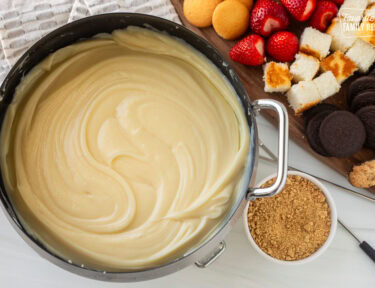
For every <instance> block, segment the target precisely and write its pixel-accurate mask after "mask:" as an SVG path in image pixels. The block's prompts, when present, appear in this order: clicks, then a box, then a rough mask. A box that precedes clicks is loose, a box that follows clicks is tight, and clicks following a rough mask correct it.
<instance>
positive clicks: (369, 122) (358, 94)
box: [347, 75, 375, 149]
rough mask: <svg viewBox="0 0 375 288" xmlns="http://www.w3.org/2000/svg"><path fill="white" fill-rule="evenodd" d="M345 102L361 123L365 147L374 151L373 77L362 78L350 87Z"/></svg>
mask: <svg viewBox="0 0 375 288" xmlns="http://www.w3.org/2000/svg"><path fill="white" fill-rule="evenodd" d="M347 102H348V106H349V109H350V111H352V112H353V113H355V114H356V115H357V117H358V118H359V119H360V120H361V121H362V122H363V124H364V126H365V129H366V131H367V139H366V143H365V146H366V147H368V148H371V149H375V76H373V75H369V76H363V77H360V78H358V79H356V80H355V81H353V83H352V84H351V85H350V87H349V92H348V97H347Z"/></svg>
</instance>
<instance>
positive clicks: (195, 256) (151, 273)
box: [0, 12, 258, 282]
mask: <svg viewBox="0 0 375 288" xmlns="http://www.w3.org/2000/svg"><path fill="white" fill-rule="evenodd" d="M109 17H111V18H116V17H117V18H120V19H118V21H119V22H120V23H121V24H122V28H123V29H124V28H126V27H128V26H139V27H143V28H147V29H155V30H157V31H161V32H166V31H163V30H161V29H158V28H155V27H154V25H155V23H157V24H159V25H160V26H162V25H165V26H169V27H170V28H171V29H173V31H174V32H176V33H177V32H179V34H182V35H181V37H179V36H176V35H171V36H172V37H176V38H179V39H181V40H183V41H185V42H186V43H187V44H189V45H190V46H192V47H193V48H194V49H196V50H198V51H199V52H200V53H202V55H204V56H206V57H207V58H208V60H209V61H211V62H212V63H213V65H215V67H217V68H218V69H219V70H220V71H221V72H222V73H223V74H224V76H225V78H226V79H227V81H228V82H229V83H230V85H231V86H232V87H233V89H234V90H235V92H236V95H237V97H238V98H239V102H240V104H241V106H242V107H243V109H244V113H245V116H246V118H247V121H248V126H249V137H250V144H249V154H248V159H247V163H246V167H245V170H244V172H243V176H242V178H241V181H242V182H243V183H242V187H241V188H239V190H240V191H239V192H238V196H237V199H235V200H234V201H233V204H232V206H231V208H230V211H228V213H227V215H226V216H225V218H224V219H223V220H222V222H220V224H219V225H218V226H217V227H216V228H215V230H213V231H212V232H211V233H210V234H211V235H210V236H209V237H206V239H205V240H204V241H203V242H202V243H200V244H197V245H195V246H194V247H193V248H192V249H190V250H188V251H187V252H186V253H185V254H183V255H182V256H181V257H179V258H176V259H174V260H173V261H171V262H169V263H166V264H162V265H159V266H155V267H150V268H146V269H142V270H134V271H119V272H117V271H113V272H108V271H100V270H95V269H91V268H88V267H85V266H84V267H82V266H80V265H78V264H76V263H72V262H71V261H69V260H67V259H64V258H63V257H61V256H59V255H57V254H55V253H54V252H52V251H51V249H49V248H47V247H46V246H45V245H44V244H43V243H41V242H40V241H39V240H38V239H37V238H35V237H34V236H33V235H32V234H31V233H29V232H28V231H27V229H25V227H24V226H23V225H22V222H21V221H20V220H19V217H18V216H17V213H16V212H15V209H14V208H13V205H12V203H11V200H10V197H9V196H8V193H7V192H6V189H5V187H4V184H3V181H1V183H0V200H1V203H2V205H1V206H2V208H3V210H4V213H5V214H6V216H7V218H8V220H9V221H10V223H11V224H12V226H13V227H14V228H15V229H16V231H17V232H18V234H19V235H20V236H21V237H22V238H23V239H24V240H25V242H26V243H27V244H28V245H29V246H31V247H32V248H33V249H34V250H35V251H36V252H37V253H38V254H39V255H41V256H42V257H43V258H46V259H47V260H49V261H50V262H52V263H54V264H55V265H57V266H59V267H61V268H63V269H65V270H68V271H70V272H73V273H75V274H78V275H81V276H85V277H88V278H92V279H97V280H103V281H113V282H133V281H141V280H147V279H153V278H157V277H161V276H164V275H167V274H170V273H173V272H176V271H178V270H180V269H182V268H184V267H186V266H188V265H190V264H192V263H194V262H195V261H197V260H199V259H200V258H202V257H204V256H206V255H207V254H208V253H209V252H210V251H211V250H212V249H213V248H214V247H215V246H216V245H218V244H219V242H220V241H221V240H222V239H223V238H224V236H225V235H226V234H227V233H228V232H229V230H230V228H231V225H230V224H231V223H230V222H231V221H233V220H237V219H235V218H236V216H237V218H239V216H238V215H239V214H241V213H242V209H240V208H241V207H242V206H243V205H244V204H245V203H246V201H245V197H246V193H247V188H248V186H249V184H250V182H251V180H253V178H254V177H253V176H254V174H255V173H254V172H255V171H254V168H255V166H256V162H257V156H258V151H257V149H258V147H257V128H256V121H255V117H254V113H253V112H252V109H251V105H250V100H249V98H248V97H247V94H246V92H245V90H244V88H243V86H242V84H241V82H240V80H239V78H238V76H237V74H236V73H235V71H234V69H233V68H232V66H231V65H230V63H228V62H227V61H226V60H225V58H224V57H223V55H222V54H221V53H220V52H219V51H218V50H217V49H216V48H215V47H214V46H213V45H212V44H210V43H209V42H208V41H207V40H205V39H204V38H202V37H201V36H199V35H197V34H195V33H194V32H192V31H190V30H189V29H187V28H186V27H184V26H182V25H180V24H177V23H175V22H172V21H170V20H166V19H163V18H160V17H157V16H151V15H146V14H140V13H127V12H120V13H106V14H100V15H94V16H89V17H86V18H82V19H79V20H77V21H74V22H71V23H68V24H65V25H63V26H61V27H59V28H57V29H55V30H53V31H52V32H50V33H48V34H47V35H45V36H44V37H42V38H41V39H40V40H38V41H37V42H36V43H34V44H33V45H32V46H31V47H30V48H29V49H28V50H27V51H26V52H25V53H24V54H23V55H22V56H21V57H20V58H19V59H18V61H17V62H16V63H15V64H14V66H13V67H12V69H11V70H10V71H9V73H8V74H7V76H6V78H5V80H4V81H3V83H2V85H1V87H0V99H1V100H0V105H1V106H2V109H5V110H3V111H2V113H3V114H5V112H6V109H7V107H8V106H9V103H10V102H11V101H8V103H4V101H5V100H7V99H6V98H4V97H6V94H7V91H8V90H9V89H10V90H11V91H12V94H13V91H14V89H15V88H16V87H17V85H18V84H19V83H20V81H21V80H19V81H18V83H16V84H14V83H13V82H14V79H15V78H18V77H17V76H19V74H20V73H22V74H23V75H24V74H26V73H28V72H29V71H30V70H31V69H32V67H31V68H30V69H29V70H28V71H23V66H24V64H25V63H27V62H28V61H30V58H31V57H32V56H34V55H38V54H39V53H38V51H39V48H40V47H41V46H42V45H44V44H45V43H47V42H49V41H51V40H52V39H55V38H56V37H62V36H64V35H67V34H69V33H71V34H75V32H73V31H74V29H75V28H77V27H78V26H80V25H88V24H89V23H90V22H91V21H97V22H98V21H100V20H103V19H108V18H109ZM136 18H138V19H142V20H143V25H136V24H133V23H132V22H131V21H132V19H133V20H135V19H136ZM129 19H130V23H129ZM116 29H121V28H115V29H113V30H116ZM113 30H112V31H113ZM180 31H181V32H180ZM98 33H102V31H97V32H95V33H94V34H93V35H95V34H98ZM167 33H168V32H167ZM93 35H92V36H93ZM92 36H88V37H86V38H84V39H89V38H91V37H92ZM187 37H190V41H189V40H188V39H186V38H187ZM80 40H81V39H76V40H75V41H73V42H72V43H74V42H77V41H80ZM192 42H194V43H195V44H196V45H198V43H201V44H203V45H206V46H207V48H208V49H209V50H211V51H210V52H211V53H213V55H214V57H216V58H215V60H216V61H219V62H221V63H222V66H223V67H219V65H218V64H217V62H214V61H213V60H212V59H211V58H210V57H209V56H210V55H208V53H207V52H206V53H203V52H202V51H200V50H199V49H198V48H196V47H194V46H193V44H192ZM72 43H66V44H65V45H63V46H60V47H58V48H56V49H54V50H53V51H49V52H50V53H52V52H54V51H57V50H58V49H60V48H62V47H66V46H68V45H70V44H72ZM46 56H47V55H44V56H43V57H42V58H41V60H42V59H44V58H45V57H46ZM41 60H40V61H41ZM40 61H38V63H39V62H40ZM33 67H35V65H33ZM223 70H226V71H227V73H224V72H223ZM10 82H12V83H11V84H9V83H10ZM16 82H17V81H16ZM9 85H11V87H9ZM12 86H13V87H12ZM241 96H242V97H241ZM8 97H9V96H8ZM245 99H246V100H245ZM0 124H2V123H0ZM1 178H2V176H1ZM1 180H2V179H1ZM232 226H233V224H232ZM146 274H147V275H146Z"/></svg>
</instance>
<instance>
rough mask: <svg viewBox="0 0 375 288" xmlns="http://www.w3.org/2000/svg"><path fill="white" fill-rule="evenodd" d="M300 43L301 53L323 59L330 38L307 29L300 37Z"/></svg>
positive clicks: (309, 28) (329, 43)
mask: <svg viewBox="0 0 375 288" xmlns="http://www.w3.org/2000/svg"><path fill="white" fill-rule="evenodd" d="M300 42H301V44H300V51H301V52H303V53H306V54H309V55H312V56H315V57H316V58H318V59H323V58H324V57H326V56H327V55H328V53H329V48H330V47H331V42H332V36H331V35H328V34H325V33H322V32H320V31H319V30H316V29H314V28H312V27H307V28H305V30H304V31H303V33H302V35H301V40H300Z"/></svg>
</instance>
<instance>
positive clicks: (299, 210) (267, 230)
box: [248, 175, 331, 261]
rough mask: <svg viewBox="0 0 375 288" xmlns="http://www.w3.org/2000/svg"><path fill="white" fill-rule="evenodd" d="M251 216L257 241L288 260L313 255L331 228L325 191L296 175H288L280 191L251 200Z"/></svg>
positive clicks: (271, 181)
mask: <svg viewBox="0 0 375 288" xmlns="http://www.w3.org/2000/svg"><path fill="white" fill-rule="evenodd" d="M274 181H275V179H271V180H269V181H268V182H266V183H265V184H264V185H263V186H262V187H268V186H270V185H272V183H273V182H274ZM248 220H249V221H248V223H249V229H250V233H251V235H252V237H253V239H254V241H255V242H256V243H257V245H258V246H259V247H260V248H261V249H262V250H263V251H264V252H265V253H267V254H268V255H270V256H272V257H274V258H276V259H279V260H286V261H295V260H300V259H303V258H306V257H308V256H310V255H312V254H313V253H314V252H316V251H317V250H318V249H319V248H320V247H321V246H322V245H323V244H324V243H325V241H326V240H327V238H328V235H329V232H330V229H331V217H330V209H329V206H328V203H327V200H326V198H325V196H324V194H323V193H322V191H321V190H320V189H319V188H318V187H317V186H316V185H315V184H314V183H312V182H311V181H309V180H307V179H305V178H303V177H301V176H297V175H289V176H288V178H287V182H286V185H285V188H284V189H283V190H282V191H281V192H280V193H279V194H278V195H276V196H274V197H271V198H261V199H256V200H255V201H252V202H250V205H249V210H248Z"/></svg>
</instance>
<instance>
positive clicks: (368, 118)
mask: <svg viewBox="0 0 375 288" xmlns="http://www.w3.org/2000/svg"><path fill="white" fill-rule="evenodd" d="M356 115H357V116H358V118H359V119H361V121H362V122H363V124H364V125H365V128H366V131H367V139H366V143H365V145H366V146H367V147H369V148H371V149H375V105H371V106H367V107H363V108H361V109H360V110H359V111H358V112H357V113H356Z"/></svg>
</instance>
